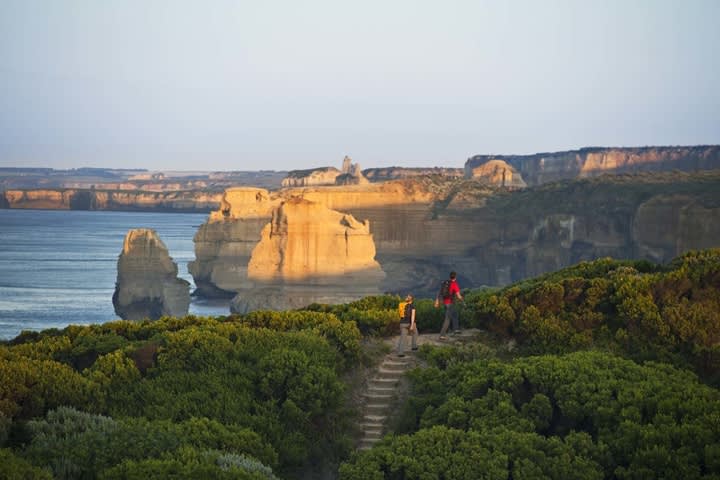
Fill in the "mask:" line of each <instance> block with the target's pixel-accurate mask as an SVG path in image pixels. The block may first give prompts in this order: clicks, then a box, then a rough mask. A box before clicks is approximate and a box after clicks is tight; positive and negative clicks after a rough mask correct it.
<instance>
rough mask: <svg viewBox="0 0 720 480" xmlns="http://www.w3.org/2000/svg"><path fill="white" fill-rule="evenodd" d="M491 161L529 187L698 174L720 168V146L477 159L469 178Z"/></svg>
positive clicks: (469, 163)
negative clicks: (511, 170)
mask: <svg viewBox="0 0 720 480" xmlns="http://www.w3.org/2000/svg"><path fill="white" fill-rule="evenodd" d="M491 160H501V161H504V162H506V163H508V164H509V165H511V166H512V167H513V168H515V169H516V170H517V171H518V172H520V175H522V178H523V179H524V181H525V182H526V183H527V184H528V185H540V184H543V183H548V182H554V181H558V180H565V179H573V178H584V177H594V176H598V175H602V174H606V173H612V174H617V173H637V172H661V171H672V170H681V171H686V172H694V171H698V170H710V169H716V168H720V146H718V145H711V146H694V147H637V148H582V149H580V150H571V151H567V152H554V153H536V154H533V155H476V156H474V157H471V158H469V159H468V160H467V162H466V163H465V177H466V178H471V177H472V176H473V169H475V168H476V167H478V166H480V165H482V164H485V163H487V162H489V161H491Z"/></svg>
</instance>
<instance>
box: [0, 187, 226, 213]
mask: <svg viewBox="0 0 720 480" xmlns="http://www.w3.org/2000/svg"><path fill="white" fill-rule="evenodd" d="M4 197H5V200H6V202H5V203H6V204H7V207H6V208H28V209H33V208H41V209H48V210H117V211H155V212H202V213H205V212H209V211H211V210H214V209H216V208H217V207H218V206H219V204H220V199H221V197H222V193H221V192H218V193H213V192H205V191H172V192H148V191H138V190H134V191H123V190H96V189H66V188H62V189H39V190H7V191H6V192H5V195H4Z"/></svg>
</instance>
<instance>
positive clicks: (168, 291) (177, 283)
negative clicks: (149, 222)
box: [113, 228, 190, 320]
mask: <svg viewBox="0 0 720 480" xmlns="http://www.w3.org/2000/svg"><path fill="white" fill-rule="evenodd" d="M177 273H178V269H177V265H176V264H175V262H173V259H172V258H171V257H170V255H169V254H168V250H167V247H166V246H165V244H164V243H163V242H162V240H160V237H159V236H158V235H157V233H156V232H155V230H151V229H146V228H137V229H134V230H130V231H129V232H128V233H127V235H126V236H125V242H124V243H123V249H122V252H121V253H120V257H119V258H118V275H117V282H116V284H115V293H114V294H113V306H114V307H115V313H116V314H117V315H118V316H119V317H120V318H122V319H124V320H141V319H144V318H150V319H152V320H156V319H158V318H160V317H162V316H172V317H182V316H185V315H187V313H188V308H189V306H190V284H189V283H188V282H187V281H186V280H183V279H181V278H178V276H177Z"/></svg>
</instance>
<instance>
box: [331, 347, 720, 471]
mask: <svg viewBox="0 0 720 480" xmlns="http://www.w3.org/2000/svg"><path fill="white" fill-rule="evenodd" d="M438 358H441V357H433V356H427V360H428V361H429V362H430V363H431V364H434V365H436V366H433V367H431V368H427V369H423V370H415V371H414V372H413V374H412V378H413V382H414V393H413V395H412V397H411V398H410V400H409V402H408V403H407V405H406V409H407V411H406V412H404V414H403V417H404V418H406V419H410V420H409V421H406V422H405V433H404V434H398V435H395V436H392V435H391V436H388V437H386V438H385V439H384V440H383V441H382V442H381V444H379V446H376V447H374V448H373V449H372V450H370V451H369V452H366V453H360V454H356V455H355V456H354V457H353V458H352V459H351V460H350V461H349V462H348V463H346V464H344V465H343V466H342V467H341V470H340V471H341V478H343V479H361V478H362V479H371V478H378V479H380V478H393V479H394V478H398V479H399V478H404V479H422V478H445V479H447V480H451V479H466V478H554V479H562V478H583V479H602V478H618V479H631V478H717V475H720V462H718V460H717V458H718V457H717V453H718V452H720V394H719V393H718V391H717V390H715V389H713V388H710V387H708V386H705V385H703V384H701V383H699V381H698V379H697V377H696V376H695V375H694V374H692V373H689V372H687V371H683V370H678V369H676V368H674V367H671V366H668V365H666V364H659V363H652V362H650V363H647V364H645V365H638V364H636V363H634V362H632V361H630V360H626V359H622V358H620V357H617V356H614V355H612V354H609V353H599V352H577V353H572V354H567V355H565V356H550V355H546V356H539V357H527V358H521V359H518V360H515V361H514V362H512V363H503V362H500V361H498V360H493V359H481V360H474V361H462V360H461V359H459V358H456V359H455V360H454V361H452V362H445V361H441V363H436V362H435V360H434V359H438ZM443 365H445V367H444V368H443V367H442V366H443Z"/></svg>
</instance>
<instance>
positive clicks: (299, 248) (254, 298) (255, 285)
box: [231, 198, 385, 313]
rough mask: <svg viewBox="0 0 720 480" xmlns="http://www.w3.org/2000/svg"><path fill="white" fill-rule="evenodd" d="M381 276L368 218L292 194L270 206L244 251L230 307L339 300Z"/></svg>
mask: <svg viewBox="0 0 720 480" xmlns="http://www.w3.org/2000/svg"><path fill="white" fill-rule="evenodd" d="M384 277H385V273H384V272H383V271H382V269H381V268H380V264H379V263H378V262H377V261H376V260H375V244H374V242H373V238H372V234H371V233H370V224H369V222H368V221H363V222H359V221H357V220H356V219H355V218H354V217H353V216H352V215H348V214H344V213H341V212H337V211H334V210H331V209H329V208H327V207H325V206H324V205H321V204H319V203H315V202H311V201H308V200H305V199H301V198H292V199H290V200H287V201H284V202H282V203H281V204H280V205H279V206H278V207H276V208H275V209H273V212H272V219H271V221H270V222H269V223H268V224H267V225H265V227H263V229H262V232H261V234H260V241H259V242H258V243H257V245H256V246H255V248H254V249H253V251H252V254H251V256H250V259H249V262H248V266H247V278H248V281H249V282H250V284H251V286H250V287H249V288H245V289H242V290H241V291H240V292H239V293H238V295H237V296H236V297H235V299H234V300H233V302H232V305H231V310H232V311H233V312H235V313H245V312H247V311H251V310H257V309H273V310H287V309H290V308H299V307H303V306H306V305H308V304H310V303H315V302H317V303H344V302H349V301H352V300H356V299H359V298H362V297H364V296H367V295H377V294H379V293H380V289H379V285H380V282H381V281H382V280H383V278H384Z"/></svg>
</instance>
